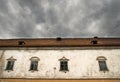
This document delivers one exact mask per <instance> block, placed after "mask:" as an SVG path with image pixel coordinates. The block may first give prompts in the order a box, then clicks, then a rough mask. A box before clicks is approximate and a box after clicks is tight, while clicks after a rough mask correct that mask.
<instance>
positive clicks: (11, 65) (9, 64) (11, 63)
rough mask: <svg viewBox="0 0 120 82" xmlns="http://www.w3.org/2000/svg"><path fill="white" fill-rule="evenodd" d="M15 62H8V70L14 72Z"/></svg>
mask: <svg viewBox="0 0 120 82" xmlns="http://www.w3.org/2000/svg"><path fill="white" fill-rule="evenodd" d="M13 66H14V61H8V62H7V67H6V70H13Z"/></svg>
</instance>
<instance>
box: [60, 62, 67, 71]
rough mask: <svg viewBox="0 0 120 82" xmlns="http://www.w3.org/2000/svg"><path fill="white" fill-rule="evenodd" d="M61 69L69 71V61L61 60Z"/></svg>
mask: <svg viewBox="0 0 120 82" xmlns="http://www.w3.org/2000/svg"><path fill="white" fill-rule="evenodd" d="M60 71H68V62H67V61H61V62H60Z"/></svg>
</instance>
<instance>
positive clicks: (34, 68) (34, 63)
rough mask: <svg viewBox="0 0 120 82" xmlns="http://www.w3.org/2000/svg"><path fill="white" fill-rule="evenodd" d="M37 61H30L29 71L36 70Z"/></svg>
mask: <svg viewBox="0 0 120 82" xmlns="http://www.w3.org/2000/svg"><path fill="white" fill-rule="evenodd" d="M37 68H38V61H31V65H30V71H37V70H38V69H37Z"/></svg>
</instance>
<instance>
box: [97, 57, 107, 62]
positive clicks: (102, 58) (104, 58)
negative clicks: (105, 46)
mask: <svg viewBox="0 0 120 82" xmlns="http://www.w3.org/2000/svg"><path fill="white" fill-rule="evenodd" d="M96 60H98V61H99V60H104V61H105V60H107V58H106V57H104V56H99V57H97V59H96Z"/></svg>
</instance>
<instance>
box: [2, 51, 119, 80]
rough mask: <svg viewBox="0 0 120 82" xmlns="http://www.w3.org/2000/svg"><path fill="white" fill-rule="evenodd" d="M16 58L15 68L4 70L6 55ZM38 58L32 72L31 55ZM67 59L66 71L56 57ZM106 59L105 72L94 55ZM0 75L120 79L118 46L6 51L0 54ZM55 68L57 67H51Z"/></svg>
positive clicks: (7, 76) (4, 76)
mask: <svg viewBox="0 0 120 82" xmlns="http://www.w3.org/2000/svg"><path fill="white" fill-rule="evenodd" d="M11 56H13V57H14V58H15V59H16V61H15V65H14V71H10V72H8V71H6V70H5V68H6V64H7V60H6V59H8V58H10V57H11ZM34 56H35V57H39V58H40V61H39V65H38V71H35V72H31V71H29V68H30V60H29V59H30V58H31V57H34ZM63 56H65V57H66V58H68V59H69V61H68V68H69V72H66V73H64V72H61V71H59V68H60V67H59V61H58V59H60V58H62V57H63ZM98 56H105V57H106V58H107V61H106V63H107V67H108V69H109V71H108V72H105V73H104V72H100V71H99V65H98V61H97V60H96V58H97V57H98ZM2 61H3V62H4V63H3V68H2V71H3V73H2V78H77V79H78V78H120V49H96V50H90V49H88V50H39V49H38V50H29V49H28V50H5V52H4V55H3V57H2ZM54 68H56V70H55V69H54Z"/></svg>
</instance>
